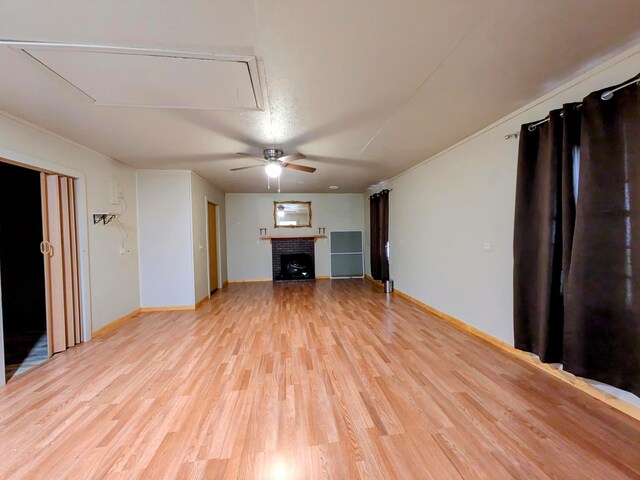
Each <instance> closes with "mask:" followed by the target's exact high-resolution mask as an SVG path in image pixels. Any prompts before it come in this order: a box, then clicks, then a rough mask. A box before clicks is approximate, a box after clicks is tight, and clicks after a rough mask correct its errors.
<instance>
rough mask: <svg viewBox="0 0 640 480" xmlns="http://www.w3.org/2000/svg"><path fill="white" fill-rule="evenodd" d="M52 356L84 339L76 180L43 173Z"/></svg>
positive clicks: (45, 251) (43, 249)
mask: <svg viewBox="0 0 640 480" xmlns="http://www.w3.org/2000/svg"><path fill="white" fill-rule="evenodd" d="M41 185H42V212H43V215H42V217H43V242H42V244H41V251H42V254H43V255H44V266H45V292H46V293H45V294H46V302H47V340H48V346H49V355H52V354H54V353H58V352H62V351H63V350H66V349H67V348H69V347H72V346H74V345H76V344H78V343H80V342H81V341H82V340H81V339H82V328H81V318H80V291H79V287H80V282H79V275H78V242H77V231H76V215H75V197H76V195H75V181H74V180H73V179H71V178H68V177H63V176H60V175H49V174H45V173H43V174H41Z"/></svg>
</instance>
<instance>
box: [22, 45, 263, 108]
mask: <svg viewBox="0 0 640 480" xmlns="http://www.w3.org/2000/svg"><path fill="white" fill-rule="evenodd" d="M23 51H24V52H25V53H26V54H27V55H29V56H30V57H32V58H34V59H35V60H36V61H38V62H39V63H41V64H42V65H43V66H44V67H46V68H47V69H49V70H51V72H52V73H54V74H56V75H57V76H59V77H60V78H61V79H63V80H65V81H66V82H68V83H69V84H70V85H71V86H73V87H75V88H76V89H77V90H78V91H80V92H82V93H83V94H85V95H87V96H88V97H89V99H90V100H92V101H93V102H94V103H95V104H96V105H103V106H121V107H126V106H128V107H154V108H177V109H201V110H234V109H258V108H259V105H258V103H257V100H256V99H257V98H258V96H257V95H256V92H254V89H253V85H256V86H257V88H259V87H260V80H259V78H251V70H250V68H249V62H248V61H240V60H237V61H234V60H227V61H220V60H215V59H213V58H195V57H191V58H188V57H186V56H179V55H180V54H179V53H175V54H173V56H168V55H167V54H163V53H162V52H157V53H154V54H144V53H137V54H132V53H117V52H101V51H91V50H80V49H77V48H61V47H58V48H46V49H42V48H41V49H37V48H24V49H23ZM185 55H186V54H185ZM251 62H252V63H253V65H255V60H252V61H251ZM255 73H257V72H256V70H255V69H254V74H255ZM260 98H261V97H260Z"/></svg>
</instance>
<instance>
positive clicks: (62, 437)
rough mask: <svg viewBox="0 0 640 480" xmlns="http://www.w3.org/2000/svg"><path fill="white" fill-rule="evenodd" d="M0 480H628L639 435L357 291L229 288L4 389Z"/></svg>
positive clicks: (605, 410)
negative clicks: (206, 300)
mask: <svg viewBox="0 0 640 480" xmlns="http://www.w3.org/2000/svg"><path fill="white" fill-rule="evenodd" d="M0 478H2V479H12V478H25V479H39V478H43V479H63V478H82V479H89V478H113V479H125V478H127V479H128V478H149V479H162V478H167V479H174V478H179V479H181V478H185V479H186V478H203V479H218V478H220V479H222V478H229V479H235V478H246V479H261V478H264V479H278V480H279V479H285V478H286V479H311V478H337V479H357V478H388V479H409V478H416V479H437V480H443V479H460V478H463V479H475V478H478V479H491V480H496V479H508V478H515V479H527V478H531V479H546V478H552V479H607V480H610V479H622V478H629V479H631V478H634V479H638V478H640V422H636V421H635V420H633V419H631V418H629V417H627V416H625V415H624V414H622V413H620V412H618V411H616V410H614V409H612V408H611V407H609V406H607V405H605V404H603V403H601V402H598V401H597V400H595V399H593V398H591V397H589V396H588V395H586V394H585V393H583V392H581V391H579V390H577V389H574V388H572V387H570V386H569V385H566V384H564V383H562V382H560V381H559V380H557V379H555V378H552V377H549V376H547V375H545V374H544V373H542V372H541V371H539V370H537V369H535V368H533V367H531V366H529V365H526V364H524V363H520V361H518V360H516V359H515V358H514V357H511V356H509V355H507V354H505V353H504V352H502V351H500V350H498V349H496V348H495V347H493V346H491V345H489V344H487V343H485V342H483V341H482V340H479V339H477V338H476V337H473V336H471V335H470V334H468V333H466V332H463V331H461V330H458V329H456V328H454V327H452V326H451V325H449V324H447V323H445V322H444V321H442V320H440V319H438V318H436V317H433V316H430V315H429V314H427V313H424V312H423V311H421V310H418V309H417V307H415V306H414V305H412V304H411V303H409V302H407V301H405V300H403V299H401V298H399V297H387V296H386V295H384V294H383V293H381V291H380V290H378V289H377V287H375V286H373V285H371V284H370V283H368V282H364V281H360V280H358V281H347V280H342V281H334V282H329V281H322V282H317V283H315V284H314V283H305V284H295V285H292V284H275V285H273V284H271V283H262V284H237V285H230V286H229V287H228V288H225V289H223V290H221V291H220V292H217V293H216V294H215V295H214V297H213V299H212V300H211V301H210V302H206V303H205V304H204V305H203V306H202V307H200V308H199V309H198V310H195V311H185V312H158V313H143V314H140V315H138V316H137V317H136V318H134V319H132V320H131V321H129V322H127V323H125V324H123V326H122V327H120V328H118V329H116V330H112V331H109V332H107V333H105V334H103V335H100V336H98V337H96V338H95V339H94V340H93V341H91V342H90V343H88V344H84V345H80V346H78V347H75V348H72V349H70V350H67V351H66V352H63V353H61V354H59V355H57V356H55V357H54V358H53V359H52V360H50V361H48V362H46V363H44V364H42V365H40V366H38V367H36V368H34V369H33V370H31V371H29V372H27V373H25V374H24V375H21V376H20V377H18V378H16V379H15V381H14V382H11V383H10V384H9V385H7V386H6V387H5V388H2V389H0Z"/></svg>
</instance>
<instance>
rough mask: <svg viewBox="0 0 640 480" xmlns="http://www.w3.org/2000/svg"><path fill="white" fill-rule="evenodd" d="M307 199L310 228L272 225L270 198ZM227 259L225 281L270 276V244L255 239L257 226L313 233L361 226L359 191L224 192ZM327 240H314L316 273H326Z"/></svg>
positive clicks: (286, 232) (283, 232)
mask: <svg viewBox="0 0 640 480" xmlns="http://www.w3.org/2000/svg"><path fill="white" fill-rule="evenodd" d="M286 200H299V201H311V212H312V228H295V229H290V228H274V226H273V202H274V201H286ZM226 210H227V211H226V214H227V262H228V268H229V281H239V280H270V279H271V244H270V242H268V241H265V240H259V239H258V237H259V229H260V228H261V227H265V228H267V234H268V235H297V234H301V235H310V234H317V233H318V227H326V228H327V235H328V234H329V232H330V231H331V230H363V229H364V223H363V196H362V195H361V194H306V193H305V194H297V193H296V194H293V193H292V194H289V193H287V194H250V193H227V194H226ZM329 260H330V259H329V241H328V239H319V240H318V241H317V242H316V276H327V275H329V270H330V268H329Z"/></svg>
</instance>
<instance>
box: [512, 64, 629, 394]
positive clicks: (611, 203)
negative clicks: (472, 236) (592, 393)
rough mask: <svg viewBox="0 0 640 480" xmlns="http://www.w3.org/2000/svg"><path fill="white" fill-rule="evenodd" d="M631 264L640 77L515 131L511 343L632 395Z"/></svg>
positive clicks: (542, 358) (591, 96) (555, 111)
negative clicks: (605, 93)
mask: <svg viewBox="0 0 640 480" xmlns="http://www.w3.org/2000/svg"><path fill="white" fill-rule="evenodd" d="M618 87H621V88H620V89H619V90H616V89H617V88H618ZM611 90H616V91H615V92H614V93H613V95H604V97H605V98H604V99H603V94H604V92H609V91H611ZM638 266H640V75H639V76H637V77H635V78H634V79H631V80H629V81H627V82H624V83H622V84H620V85H616V86H614V87H609V88H607V89H603V90H601V91H598V92H593V93H592V94H590V95H589V96H588V97H586V98H585V99H584V101H583V102H582V103H579V104H578V103H577V104H568V105H565V106H564V107H563V108H562V109H561V110H554V111H552V112H550V114H549V116H548V119H545V120H543V121H540V122H534V123H531V124H525V125H523V126H522V128H521V131H520V146H519V154H518V177H517V185H516V210H515V225H514V276H513V282H514V332H515V346H516V348H519V349H521V350H526V351H530V352H533V353H536V354H537V355H539V357H540V359H541V360H542V361H543V362H561V363H563V364H564V368H565V370H567V371H569V372H572V373H574V374H576V375H580V376H583V377H588V378H592V379H595V380H599V381H602V382H605V383H609V384H611V385H615V386H617V387H620V388H624V389H626V390H629V391H631V392H634V393H636V394H640V308H639V305H640V303H639V302H640V276H639V275H638V273H637V272H636V268H638Z"/></svg>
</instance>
